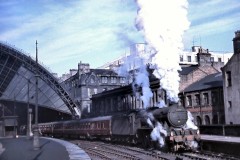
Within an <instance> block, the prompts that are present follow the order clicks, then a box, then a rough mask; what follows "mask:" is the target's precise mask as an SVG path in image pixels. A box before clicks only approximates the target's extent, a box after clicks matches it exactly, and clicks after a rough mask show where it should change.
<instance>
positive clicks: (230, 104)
mask: <svg viewBox="0 0 240 160" xmlns="http://www.w3.org/2000/svg"><path fill="white" fill-rule="evenodd" d="M228 110H229V111H231V110H232V102H231V101H228Z"/></svg>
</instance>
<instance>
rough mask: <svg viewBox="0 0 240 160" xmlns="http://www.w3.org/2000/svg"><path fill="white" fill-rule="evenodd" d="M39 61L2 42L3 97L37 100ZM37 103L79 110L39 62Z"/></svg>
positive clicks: (0, 83)
mask: <svg viewBox="0 0 240 160" xmlns="http://www.w3.org/2000/svg"><path fill="white" fill-rule="evenodd" d="M35 74H36V62H35V60H33V59H32V58H31V57H30V56H27V55H26V54H24V52H22V51H20V50H19V49H16V48H15V47H13V46H11V45H9V44H6V43H3V42H0V100H10V101H13V100H16V101H21V102H28V101H29V102H30V103H33V104H34V103H35V102H34V99H35V98H34V95H35V87H34V86H35ZM38 75H39V80H38V90H39V94H38V102H39V105H41V106H46V107H49V108H52V109H55V110H59V111H62V112H66V113H70V114H72V115H73V116H74V117H76V116H79V117H80V113H79V110H78V108H77V106H76V104H75V103H74V102H73V100H72V99H71V98H70V97H69V95H68V93H67V92H66V91H65V90H64V89H63V87H62V86H61V85H60V84H59V83H58V81H57V79H56V78H55V77H54V76H53V75H52V74H51V73H50V72H49V71H48V70H46V69H45V68H44V67H43V66H42V65H38Z"/></svg>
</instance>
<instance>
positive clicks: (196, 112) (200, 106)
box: [179, 72, 225, 125]
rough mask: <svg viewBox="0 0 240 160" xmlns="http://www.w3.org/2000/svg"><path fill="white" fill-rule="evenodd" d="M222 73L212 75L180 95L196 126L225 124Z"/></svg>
mask: <svg viewBox="0 0 240 160" xmlns="http://www.w3.org/2000/svg"><path fill="white" fill-rule="evenodd" d="M222 82H223V81H222V73H221V72H220V73H214V74H210V75H208V76H206V77H204V78H202V79H200V80H199V81H197V82H195V83H192V84H191V85H189V86H188V87H186V88H185V89H184V90H183V91H182V92H181V93H180V94H179V97H180V100H181V102H182V104H183V105H184V106H185V107H186V108H187V109H188V111H190V112H191V113H192V115H193V117H194V120H195V122H196V124H198V125H208V124H224V123H225V117H224V102H223V83H222Z"/></svg>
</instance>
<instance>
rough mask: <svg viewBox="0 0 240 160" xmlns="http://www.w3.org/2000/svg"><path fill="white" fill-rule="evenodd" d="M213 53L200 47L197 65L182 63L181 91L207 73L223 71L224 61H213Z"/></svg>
mask: <svg viewBox="0 0 240 160" xmlns="http://www.w3.org/2000/svg"><path fill="white" fill-rule="evenodd" d="M211 57H212V54H211V53H209V52H208V50H204V49H202V48H199V50H198V53H197V64H196V65H181V69H182V70H181V71H180V72H179V75H180V87H179V91H180V92H182V91H184V89H185V88H187V87H188V86H190V85H191V84H193V83H195V82H197V81H199V80H201V79H202V78H204V77H206V76H207V75H210V74H214V73H219V72H221V67H223V66H224V62H212V61H211Z"/></svg>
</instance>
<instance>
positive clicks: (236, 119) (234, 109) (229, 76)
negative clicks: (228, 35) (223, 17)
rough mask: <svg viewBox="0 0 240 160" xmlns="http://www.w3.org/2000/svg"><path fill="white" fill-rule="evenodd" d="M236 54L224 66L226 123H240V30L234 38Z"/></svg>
mask: <svg viewBox="0 0 240 160" xmlns="http://www.w3.org/2000/svg"><path fill="white" fill-rule="evenodd" d="M233 49H234V54H233V56H232V57H231V59H230V60H229V61H228V63H227V64H226V65H225V66H224V67H223V68H222V73H223V90H224V106H225V118H226V124H240V116H239V114H240V107H239V105H240V76H239V75H240V31H236V32H235V37H234V38H233Z"/></svg>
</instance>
